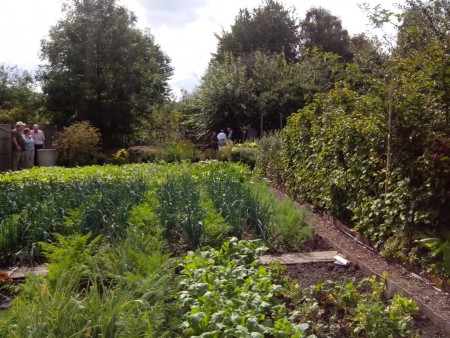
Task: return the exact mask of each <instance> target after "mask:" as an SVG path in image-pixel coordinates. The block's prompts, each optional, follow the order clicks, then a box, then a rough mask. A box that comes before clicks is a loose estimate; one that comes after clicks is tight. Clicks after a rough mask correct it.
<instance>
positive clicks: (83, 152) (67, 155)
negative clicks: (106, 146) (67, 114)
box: [53, 121, 101, 166]
mask: <svg viewBox="0 0 450 338" xmlns="http://www.w3.org/2000/svg"><path fill="white" fill-rule="evenodd" d="M100 139H101V134H100V130H99V129H97V128H95V127H93V126H92V125H91V124H90V123H89V122H87V121H83V122H79V123H74V124H72V125H71V126H69V127H65V128H64V130H63V131H62V132H60V133H59V134H58V135H57V136H56V137H55V140H54V141H53V147H55V149H56V150H58V154H59V157H58V161H59V162H60V163H61V164H66V165H69V166H75V165H86V164H89V163H90V161H92V159H93V158H94V156H95V155H96V154H97V152H98V150H99V144H100Z"/></svg>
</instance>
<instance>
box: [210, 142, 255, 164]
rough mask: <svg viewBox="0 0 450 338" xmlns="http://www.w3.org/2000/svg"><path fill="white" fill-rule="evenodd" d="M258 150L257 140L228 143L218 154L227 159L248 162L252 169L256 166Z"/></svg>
mask: <svg viewBox="0 0 450 338" xmlns="http://www.w3.org/2000/svg"><path fill="white" fill-rule="evenodd" d="M257 152H258V149H257V144H256V143H255V142H245V143H236V144H234V143H232V142H230V143H227V145H226V146H225V147H224V148H222V150H221V151H220V152H219V153H218V154H217V156H218V157H219V158H223V159H225V160H227V161H233V162H241V163H244V164H247V165H248V166H249V167H250V169H253V168H254V167H255V163H256V154H257Z"/></svg>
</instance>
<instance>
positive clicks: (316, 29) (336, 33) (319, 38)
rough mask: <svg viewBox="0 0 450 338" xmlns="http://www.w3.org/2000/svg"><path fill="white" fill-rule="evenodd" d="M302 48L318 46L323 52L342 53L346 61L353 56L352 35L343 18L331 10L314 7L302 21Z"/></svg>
mask: <svg viewBox="0 0 450 338" xmlns="http://www.w3.org/2000/svg"><path fill="white" fill-rule="evenodd" d="M300 28H301V32H300V41H301V45H302V48H304V49H313V48H317V49H318V50H319V51H321V52H330V53H334V54H337V55H340V56H341V57H342V59H343V60H344V61H349V60H351V58H352V53H351V50H350V36H349V34H348V32H347V30H345V29H344V28H343V27H342V22H341V20H340V19H339V18H338V17H336V16H334V15H333V14H332V13H331V12H330V11H328V10H326V9H324V8H320V7H313V8H311V9H310V10H308V12H307V13H306V17H305V19H304V20H302V21H301V23H300Z"/></svg>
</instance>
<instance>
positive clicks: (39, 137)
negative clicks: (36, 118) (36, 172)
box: [31, 124, 45, 165]
mask: <svg viewBox="0 0 450 338" xmlns="http://www.w3.org/2000/svg"><path fill="white" fill-rule="evenodd" d="M31 137H32V138H33V141H34V165H37V164H38V163H37V151H38V150H39V149H44V141H45V135H44V132H43V131H42V130H40V129H39V126H38V125H37V124H33V131H32V132H31Z"/></svg>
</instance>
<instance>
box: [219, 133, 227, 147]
mask: <svg viewBox="0 0 450 338" xmlns="http://www.w3.org/2000/svg"><path fill="white" fill-rule="evenodd" d="M217 142H218V146H219V150H221V149H222V148H223V147H225V146H226V144H227V134H225V131H224V130H223V129H220V133H219V134H217Z"/></svg>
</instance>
